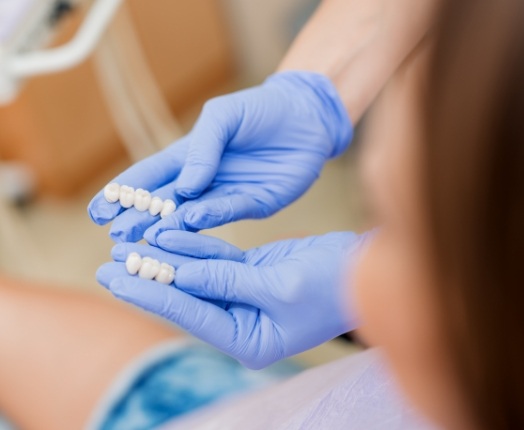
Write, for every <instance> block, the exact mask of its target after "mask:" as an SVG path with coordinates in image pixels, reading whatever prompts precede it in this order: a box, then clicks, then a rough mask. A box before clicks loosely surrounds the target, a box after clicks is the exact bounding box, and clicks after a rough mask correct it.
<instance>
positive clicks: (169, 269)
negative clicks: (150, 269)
mask: <svg viewBox="0 0 524 430" xmlns="http://www.w3.org/2000/svg"><path fill="white" fill-rule="evenodd" d="M155 280H156V281H158V282H160V283H161V284H165V285H169V284H171V283H172V282H173V281H174V280H175V268H174V267H173V266H171V265H169V264H167V263H162V264H161V265H160V271H159V272H158V275H156V277H155Z"/></svg>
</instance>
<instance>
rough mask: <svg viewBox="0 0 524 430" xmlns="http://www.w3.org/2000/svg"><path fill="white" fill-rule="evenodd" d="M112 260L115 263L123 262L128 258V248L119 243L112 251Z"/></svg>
mask: <svg viewBox="0 0 524 430" xmlns="http://www.w3.org/2000/svg"><path fill="white" fill-rule="evenodd" d="M111 258H112V259H113V260H115V261H120V262H123V261H125V260H126V258H127V247H126V246H125V244H124V243H117V244H116V245H115V246H113V248H112V249H111Z"/></svg>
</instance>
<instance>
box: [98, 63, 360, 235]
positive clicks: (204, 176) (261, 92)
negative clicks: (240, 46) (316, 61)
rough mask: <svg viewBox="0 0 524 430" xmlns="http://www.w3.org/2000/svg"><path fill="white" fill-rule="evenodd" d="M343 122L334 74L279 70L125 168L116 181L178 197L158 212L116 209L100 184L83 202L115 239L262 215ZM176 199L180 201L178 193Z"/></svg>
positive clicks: (326, 148) (283, 197) (327, 148)
mask: <svg viewBox="0 0 524 430" xmlns="http://www.w3.org/2000/svg"><path fill="white" fill-rule="evenodd" d="M351 135H352V127H351V123H350V120H349V118H348V115H347V112H346V110H345V108H344V106H343V104H342V101H341V100H340V99H339V96H338V94H337V92H336V89H335V87H334V86H333V84H332V83H331V82H330V81H329V80H328V79H327V78H326V77H324V76H322V75H320V74H315V73H311V72H282V73H277V74H275V75H273V76H271V77H269V78H268V79H267V80H266V82H265V83H264V84H262V85H260V86H258V87H254V88H251V89H247V90H244V91H240V92H237V93H233V94H230V95H226V96H222V97H218V98H215V99H213V100H211V101H209V102H208V103H206V105H205V106H204V109H203V112H202V114H201V116H200V118H199V119H198V121H197V123H196V125H195V127H194V128H193V130H192V131H191V132H190V133H189V134H188V135H187V136H185V137H184V138H182V139H181V140H179V141H178V142H176V143H174V144H173V145H171V146H170V147H168V148H167V149H165V150H164V151H161V152H160V153H158V154H156V155H154V156H152V157H150V158H148V159H146V160H144V161H141V162H139V163H137V164H136V165H134V166H132V167H131V168H129V169H128V170H127V171H125V172H124V173H122V174H121V175H120V176H118V177H117V178H115V182H118V183H119V184H120V185H129V186H132V187H134V188H137V187H140V188H144V189H146V190H148V191H151V192H153V193H154V194H155V195H158V196H160V197H161V198H173V197H174V196H176V198H175V200H176V201H177V203H178V204H181V203H183V204H181V205H180V206H179V208H178V209H177V211H176V212H175V213H174V214H172V215H171V216H169V217H167V218H165V219H163V220H161V221H159V218H158V217H152V216H151V215H149V214H148V213H147V212H145V213H144V212H138V211H137V210H135V209H133V208H132V209H129V210H126V211H124V210H123V209H122V208H121V207H120V205H119V204H109V203H107V202H106V201H105V200H104V197H103V193H102V192H100V193H99V194H97V196H96V197H95V198H94V199H93V201H92V202H91V204H90V205H89V213H90V216H91V218H92V219H93V220H94V221H95V222H96V223H97V224H105V223H107V222H109V221H112V220H113V219H115V217H116V219H115V220H114V222H113V225H112V227H111V233H110V234H111V236H112V238H113V239H114V240H115V241H117V242H123V241H133V242H134V241H137V240H140V239H141V238H142V236H143V234H144V232H145V230H146V229H147V228H148V227H150V226H151V225H153V224H155V223H156V225H155V226H154V227H152V228H150V229H149V230H148V231H147V233H146V234H145V238H146V239H147V240H148V241H149V242H150V243H151V244H155V238H156V236H157V235H158V234H159V233H160V232H162V231H165V230H169V229H177V230H189V231H198V230H201V229H208V228H212V227H216V226H219V225H222V224H226V223H229V222H232V221H236V220H240V219H246V218H263V217H267V216H269V215H271V214H273V213H275V212H277V211H278V210H280V209H282V208H283V207H285V206H287V205H288V204H290V203H291V202H293V201H294V200H296V199H297V198H298V197H300V196H301V195H302V194H303V193H304V192H305V191H306V190H307V189H308V188H309V187H310V186H311V184H312V183H313V182H314V181H315V180H316V179H317V177H318V176H319V173H320V171H321V169H322V167H323V165H324V163H325V162H326V160H327V159H328V158H330V157H334V156H336V155H338V154H340V153H341V152H342V151H343V150H344V149H345V148H346V146H347V145H348V144H349V142H350V139H351ZM184 202H185V203H184Z"/></svg>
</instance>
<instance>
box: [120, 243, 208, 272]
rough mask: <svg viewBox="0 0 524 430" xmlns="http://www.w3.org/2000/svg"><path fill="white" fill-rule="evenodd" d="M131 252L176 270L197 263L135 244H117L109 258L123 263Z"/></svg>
mask: <svg viewBox="0 0 524 430" xmlns="http://www.w3.org/2000/svg"><path fill="white" fill-rule="evenodd" d="M132 252H136V253H137V254H138V255H140V256H141V257H151V258H154V259H156V260H158V261H160V262H161V263H167V264H170V265H171V266H173V267H174V268H175V269H178V268H179V267H180V266H181V265H182V264H185V263H191V262H194V261H198V260H197V259H196V258H191V257H186V256H184V255H178V254H173V253H170V252H166V251H163V250H162V249H159V248H156V247H154V246H149V245H140V244H137V243H129V242H126V243H119V244H117V245H115V246H114V247H113V249H112V250H111V257H112V258H113V259H114V260H115V261H117V262H121V263H123V262H125V261H126V260H127V257H128V256H129V254H131V253H132Z"/></svg>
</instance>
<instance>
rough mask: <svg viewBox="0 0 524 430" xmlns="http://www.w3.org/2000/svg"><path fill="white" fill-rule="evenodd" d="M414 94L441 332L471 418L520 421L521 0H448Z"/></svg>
mask: <svg viewBox="0 0 524 430" xmlns="http://www.w3.org/2000/svg"><path fill="white" fill-rule="evenodd" d="M436 40H437V42H436V46H435V47H434V51H433V53H432V58H431V60H430V68H429V85H428V88H427V89H426V90H427V91H425V93H424V100H423V113H424V118H425V119H424V121H425V123H424V133H425V135H424V139H425V140H424V141H425V143H426V144H425V146H424V167H425V172H426V173H425V176H426V177H425V181H424V183H425V186H426V195H427V200H426V202H427V207H428V211H429V217H430V234H431V240H432V245H434V246H433V247H432V248H433V252H434V253H435V255H434V257H435V258H434V260H435V262H436V266H435V269H436V273H437V276H438V278H439V281H440V282H439V287H440V290H439V291H438V294H439V298H440V299H441V303H442V311H443V318H444V322H445V327H446V336H447V339H448V340H449V345H450V353H451V356H452V360H453V363H454V364H455V365H456V370H457V377H458V378H459V382H460V386H461V387H462V389H463V394H464V397H465V399H466V401H467V403H468V406H469V407H470V412H471V415H472V416H473V417H474V419H476V423H475V424H476V427H477V428H483V429H484V428H485V429H517V428H524V1H522V0H491V1H489V0H482V1H480V0H477V1H474V0H451V1H448V2H445V5H444V6H443V10H442V14H441V19H440V22H439V25H438V26H437V39H436Z"/></svg>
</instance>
